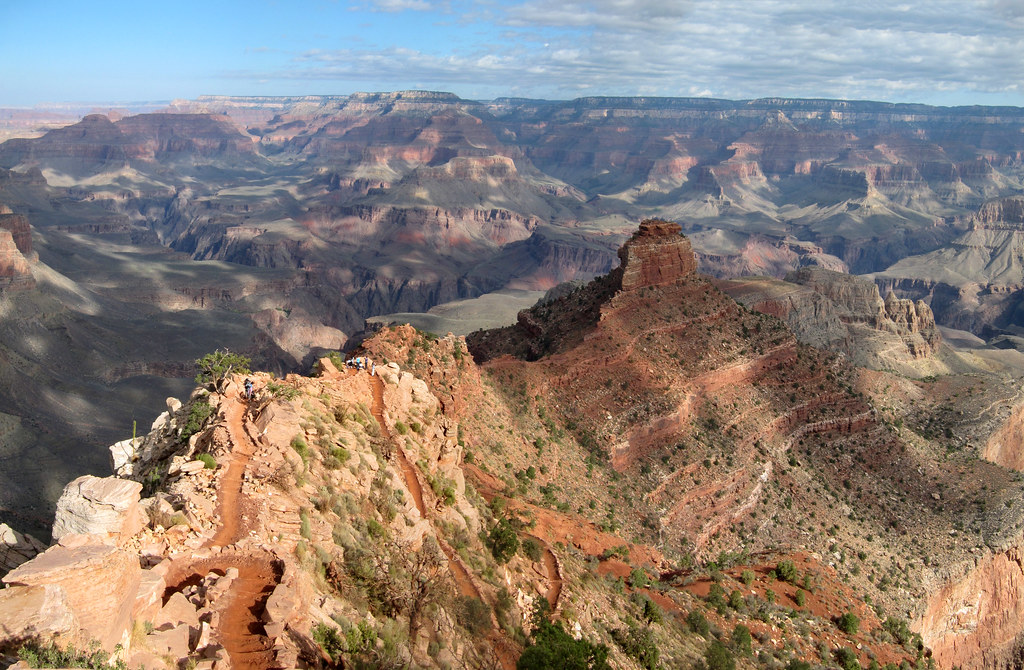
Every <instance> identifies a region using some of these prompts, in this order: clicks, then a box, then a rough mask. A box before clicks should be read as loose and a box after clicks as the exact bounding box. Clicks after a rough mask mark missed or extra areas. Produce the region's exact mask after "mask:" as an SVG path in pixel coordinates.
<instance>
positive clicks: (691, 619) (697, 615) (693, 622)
mask: <svg viewBox="0 0 1024 670" xmlns="http://www.w3.org/2000/svg"><path fill="white" fill-rule="evenodd" d="M686 625H688V626H689V627H690V630H692V631H693V632H694V633H697V634H698V635H703V636H705V637H707V634H708V633H709V632H710V631H711V624H709V623H708V619H707V617H705V616H704V613H703V612H701V611H700V610H690V613H689V614H687V615H686Z"/></svg>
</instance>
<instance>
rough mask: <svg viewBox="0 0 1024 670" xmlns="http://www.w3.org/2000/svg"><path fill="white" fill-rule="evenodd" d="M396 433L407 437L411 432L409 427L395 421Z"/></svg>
mask: <svg viewBox="0 0 1024 670" xmlns="http://www.w3.org/2000/svg"><path fill="white" fill-rule="evenodd" d="M395 432H396V433H398V434H399V435H405V434H406V433H408V432H409V427H408V426H406V425H405V424H404V423H402V422H401V421H395Z"/></svg>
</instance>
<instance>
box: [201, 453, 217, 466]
mask: <svg viewBox="0 0 1024 670" xmlns="http://www.w3.org/2000/svg"><path fill="white" fill-rule="evenodd" d="M196 460H197V461H202V462H203V465H204V466H206V469H207V470H213V469H215V468H216V467H217V459H216V458H214V457H213V454H205V453H204V454H199V455H198V456H196Z"/></svg>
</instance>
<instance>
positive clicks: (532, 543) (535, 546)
mask: <svg viewBox="0 0 1024 670" xmlns="http://www.w3.org/2000/svg"><path fill="white" fill-rule="evenodd" d="M520 550H521V551H522V552H523V555H524V556H526V557H527V558H529V559H530V560H531V561H539V560H540V558H541V553H542V552H541V548H540V543H538V542H537V540H534V539H533V538H532V537H528V538H526V539H525V540H523V543H522V546H521V547H520Z"/></svg>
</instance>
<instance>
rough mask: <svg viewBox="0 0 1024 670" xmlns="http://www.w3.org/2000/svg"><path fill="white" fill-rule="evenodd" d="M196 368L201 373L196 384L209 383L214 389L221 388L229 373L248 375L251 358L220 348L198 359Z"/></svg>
mask: <svg viewBox="0 0 1024 670" xmlns="http://www.w3.org/2000/svg"><path fill="white" fill-rule="evenodd" d="M195 363H196V368H197V369H198V370H199V373H198V374H197V375H196V384H200V385H204V386H206V385H209V386H211V387H212V388H213V389H214V390H216V389H219V388H220V387H221V385H222V384H223V382H224V380H225V379H227V377H228V375H231V374H239V375H247V374H249V373H250V372H251V370H250V369H249V363H250V360H249V358H248V357H246V356H242V355H241V354H233V353H231V352H230V351H228V350H227V349H218V350H216V351H214V352H212V353H209V354H206V355H205V356H203V357H202V358H200V359H197V360H196V362H195Z"/></svg>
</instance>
